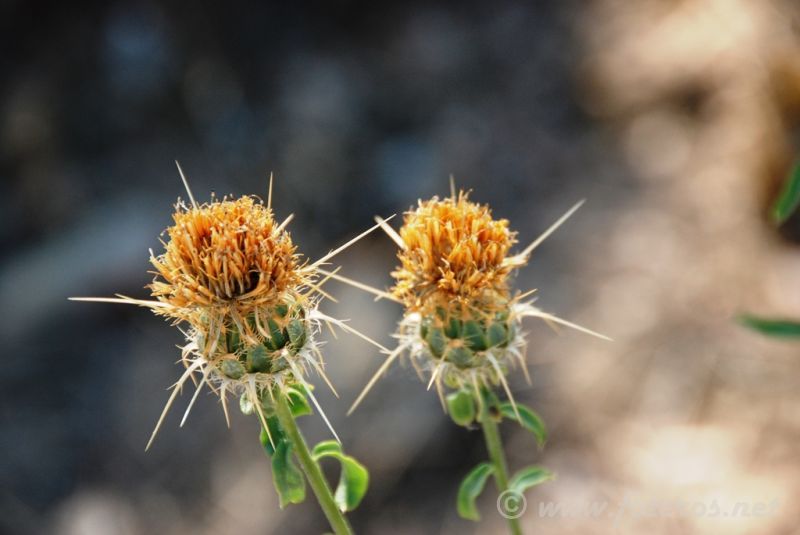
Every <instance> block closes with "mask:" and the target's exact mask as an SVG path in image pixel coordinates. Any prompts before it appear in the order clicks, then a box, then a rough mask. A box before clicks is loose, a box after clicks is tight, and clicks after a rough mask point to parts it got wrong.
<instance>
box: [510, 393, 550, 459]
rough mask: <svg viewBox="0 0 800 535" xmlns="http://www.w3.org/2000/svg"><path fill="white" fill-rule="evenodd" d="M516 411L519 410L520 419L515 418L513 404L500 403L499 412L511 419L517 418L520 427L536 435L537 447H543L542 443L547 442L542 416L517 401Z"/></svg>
mask: <svg viewBox="0 0 800 535" xmlns="http://www.w3.org/2000/svg"><path fill="white" fill-rule="evenodd" d="M517 411H519V418H520V419H517V413H516V412H514V406H513V405H512V404H511V403H510V402H508V401H506V402H503V403H501V404H500V413H501V414H502V415H503V416H505V417H506V418H509V419H511V420H517V421H518V422H519V424H520V425H521V426H522V427H524V428H525V429H527V430H528V431H530V432H531V433H533V434H534V435H535V436H536V443H537V444H538V445H539V447H540V448H541V447H544V443H545V442H547V428H546V427H545V425H544V420H542V417H541V416H539V415H538V414H536V412H534V411H533V410H532V409H531V408H530V407H526V406H525V405H522V404H520V403H517Z"/></svg>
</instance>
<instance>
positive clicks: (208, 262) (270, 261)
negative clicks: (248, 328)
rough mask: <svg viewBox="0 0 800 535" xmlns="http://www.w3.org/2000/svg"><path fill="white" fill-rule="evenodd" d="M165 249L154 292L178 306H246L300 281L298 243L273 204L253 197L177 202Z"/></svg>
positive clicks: (265, 300) (273, 296)
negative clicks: (190, 204)
mask: <svg viewBox="0 0 800 535" xmlns="http://www.w3.org/2000/svg"><path fill="white" fill-rule="evenodd" d="M173 219H174V221H175V224H174V225H173V226H171V227H169V228H168V229H167V230H166V233H167V235H168V237H169V239H168V240H167V242H166V243H165V244H164V248H165V251H164V253H163V254H162V255H161V256H159V257H158V258H152V259H151V262H152V264H153V266H155V268H156V269H157V270H158V277H157V278H156V280H155V281H153V284H151V285H150V288H151V289H152V293H153V296H154V297H156V298H157V299H158V300H160V301H162V302H164V303H169V304H170V305H172V306H173V307H174V308H175V309H186V310H191V309H193V308H204V307H210V306H224V307H228V306H230V305H231V303H235V304H236V306H237V307H238V308H239V309H240V310H241V311H243V312H246V311H247V310H248V309H251V308H253V307H256V306H259V305H263V304H269V303H274V302H275V301H276V300H277V298H278V297H279V296H280V295H281V294H282V293H283V292H284V291H286V290H287V289H290V288H293V287H296V286H298V285H299V284H300V283H301V282H302V280H301V273H300V272H299V271H298V257H297V255H296V254H295V250H296V247H295V246H294V245H293V244H292V239H291V236H290V235H289V233H288V232H287V231H286V230H285V229H284V228H281V227H280V226H279V225H278V223H276V221H275V219H274V217H273V213H272V210H270V209H269V208H267V207H266V206H264V205H263V204H262V203H261V202H259V201H257V200H256V199H255V198H253V197H242V198H240V199H234V200H225V199H223V200H222V201H221V202H210V203H207V204H203V205H202V206H198V207H196V208H194V207H186V206H185V205H184V204H183V203H178V204H177V205H176V206H175V214H174V215H173Z"/></svg>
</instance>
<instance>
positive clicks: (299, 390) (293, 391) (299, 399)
mask: <svg viewBox="0 0 800 535" xmlns="http://www.w3.org/2000/svg"><path fill="white" fill-rule="evenodd" d="M286 395H287V396H288V397H289V409H290V410H291V411H292V416H294V417H295V418H297V417H298V416H304V415H306V414H313V411H312V410H311V405H309V404H308V399H307V398H306V391H305V388H303V386H301V385H297V386H292V387H289V388H287V389H286Z"/></svg>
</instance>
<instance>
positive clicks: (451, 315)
mask: <svg viewBox="0 0 800 535" xmlns="http://www.w3.org/2000/svg"><path fill="white" fill-rule="evenodd" d="M582 204H583V201H581V202H579V203H578V204H576V205H575V206H573V207H572V208H571V209H570V210H569V211H568V212H567V213H566V214H564V215H563V216H562V217H561V218H560V219H559V220H558V221H556V222H555V223H554V224H553V225H552V226H551V227H550V228H549V229H547V230H546V231H545V232H544V233H543V234H542V235H541V236H540V237H539V238H537V239H536V240H535V241H534V242H533V243H531V244H530V245H529V246H528V247H526V248H525V249H523V250H522V251H520V252H518V253H516V254H510V251H511V248H512V247H513V246H514V244H515V243H516V233H515V232H513V231H511V230H510V229H509V223H508V221H507V220H506V219H494V218H493V217H492V213H491V210H490V209H489V207H488V206H486V205H480V204H477V203H474V202H472V201H470V200H469V196H468V193H465V192H463V191H461V192H459V193H458V194H456V192H455V188H454V187H453V188H452V192H451V195H450V197H448V198H445V199H439V198H438V197H434V198H432V199H430V200H428V201H419V203H418V206H417V208H416V209H413V210H410V211H408V212H406V214H405V216H404V219H403V226H402V227H401V228H400V231H399V232H396V231H395V230H394V229H392V228H391V227H390V226H389V225H388V224H386V223H385V222H383V221H381V220H378V224H379V225H380V226H381V228H382V229H383V230H384V231H385V232H386V233H387V234H388V235H389V237H390V238H392V239H393V240H394V241H395V243H397V245H398V247H399V252H398V258H399V260H400V266H399V267H398V268H397V269H396V270H395V271H394V272H392V276H393V277H394V278H395V280H396V284H395V286H394V287H393V288H392V289H391V290H390V292H383V291H381V290H378V289H375V288H370V287H367V286H365V285H363V284H361V283H357V282H355V281H351V280H350V279H347V278H345V277H342V276H340V275H336V274H332V277H333V278H335V279H337V280H340V281H342V282H345V283H349V284H352V285H354V286H356V287H359V288H362V289H364V290H367V291H369V292H371V293H373V294H375V295H377V296H378V297H381V298H388V299H391V300H393V301H396V302H399V303H401V304H402V305H404V307H405V314H404V317H403V319H402V320H401V322H400V326H399V330H398V334H397V338H398V339H399V340H400V344H399V345H398V346H397V348H395V350H394V351H392V352H391V353H390V354H389V356H388V358H387V359H386V360H385V361H384V363H383V364H382V365H381V366H380V368H379V369H378V371H377V372H376V373H375V375H374V376H373V377H372V379H371V380H370V381H369V383H368V384H367V385H366V387H365V388H364V390H363V391H362V392H361V395H359V397H358V398H357V399H356V401H355V403H354V404H353V406H352V407H351V409H350V412H352V411H353V410H354V409H355V408H356V407H357V406H358V404H359V403H360V402H361V401H362V400H363V399H364V397H365V396H366V394H367V393H368V392H369V391H370V389H371V388H372V387H373V386H374V384H375V383H376V382H377V380H378V378H379V377H380V376H381V375H382V374H383V373H384V372H385V371H386V370H387V369H388V368H389V366H390V365H391V363H392V362H393V361H394V360H395V359H397V358H398V357H400V356H401V355H403V354H404V353H408V356H409V357H410V361H411V363H412V364H413V365H414V367H415V369H416V370H417V372H418V373H419V374H420V377H422V374H423V373H425V374H428V375H429V379H428V388H430V387H431V386H433V385H434V384H435V385H436V388H437V392H438V393H439V397H440V398H441V400H442V404H443V406H444V388H443V385H446V386H448V387H450V388H455V389H461V388H464V387H468V388H471V389H474V391H475V393H476V394H478V397H480V395H479V390H480V389H481V388H484V387H491V386H496V385H498V384H499V385H502V386H503V388H504V390H505V392H506V394H507V395H508V398H509V400H510V401H511V402H512V404H513V403H514V398H513V396H512V395H511V391H510V390H509V388H508V384H507V381H506V379H505V375H506V374H507V373H508V370H509V368H510V367H511V366H514V365H516V364H518V365H520V367H521V368H522V370H523V373H525V376H526V378H527V377H528V376H527V369H526V367H525V361H524V351H525V347H526V340H525V336H524V332H523V329H522V320H523V319H524V318H527V317H538V318H542V319H544V320H545V321H547V322H552V323H560V324H562V325H566V326H568V327H571V328H574V329H577V330H579V331H582V332H584V333H587V334H591V335H593V336H597V337H600V338H603V339H608V338H607V337H606V336H603V335H601V334H598V333H596V332H594V331H591V330H589V329H586V328H584V327H581V326H579V325H576V324H574V323H571V322H568V321H566V320H563V319H561V318H558V317H556V316H554V315H552V314H549V313H546V312H543V311H542V310H540V309H538V308H536V307H535V306H533V302H534V299H529V300H525V299H526V298H527V297H529V296H530V295H531V294H532V293H533V292H534V291H535V290H531V291H529V292H524V293H517V294H515V295H513V296H512V293H511V290H510V284H509V277H510V275H511V274H512V273H513V272H514V271H515V270H517V269H519V268H520V267H522V266H524V265H526V264H527V263H528V260H529V258H530V255H531V253H532V252H533V250H534V249H535V248H536V247H538V246H539V244H541V243H542V242H543V241H544V240H545V239H546V238H547V237H548V236H549V235H550V234H551V233H553V232H554V231H555V230H556V229H557V228H558V227H559V226H561V225H562V224H563V223H564V222H565V221H566V220H567V219H568V218H569V217H570V216H571V215H572V214H573V213H574V212H575V211H576V210H577V209H578V208H579V207H580V206H581V205H582ZM514 406H515V410H516V405H514Z"/></svg>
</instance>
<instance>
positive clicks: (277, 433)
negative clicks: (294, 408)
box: [260, 416, 286, 457]
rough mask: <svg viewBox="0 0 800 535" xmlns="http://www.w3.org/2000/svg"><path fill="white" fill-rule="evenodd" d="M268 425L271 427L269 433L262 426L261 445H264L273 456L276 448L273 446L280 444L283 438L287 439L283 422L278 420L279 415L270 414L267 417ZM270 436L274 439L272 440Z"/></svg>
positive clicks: (265, 449)
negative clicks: (282, 426)
mask: <svg viewBox="0 0 800 535" xmlns="http://www.w3.org/2000/svg"><path fill="white" fill-rule="evenodd" d="M267 426H268V427H269V434H267V431H266V430H265V429H264V427H263V426H262V427H261V435H260V439H261V445H262V446H263V447H264V451H266V452H267V455H269V456H270V457H272V454H273V453H275V449H274V448H273V447H272V445H273V444H278V442H281V441H282V440H286V435H285V434H284V432H283V429H282V428H281V424H280V422H279V421H278V417H277V416H270V417H268V418H267ZM270 437H272V441H271V442H270Z"/></svg>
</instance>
